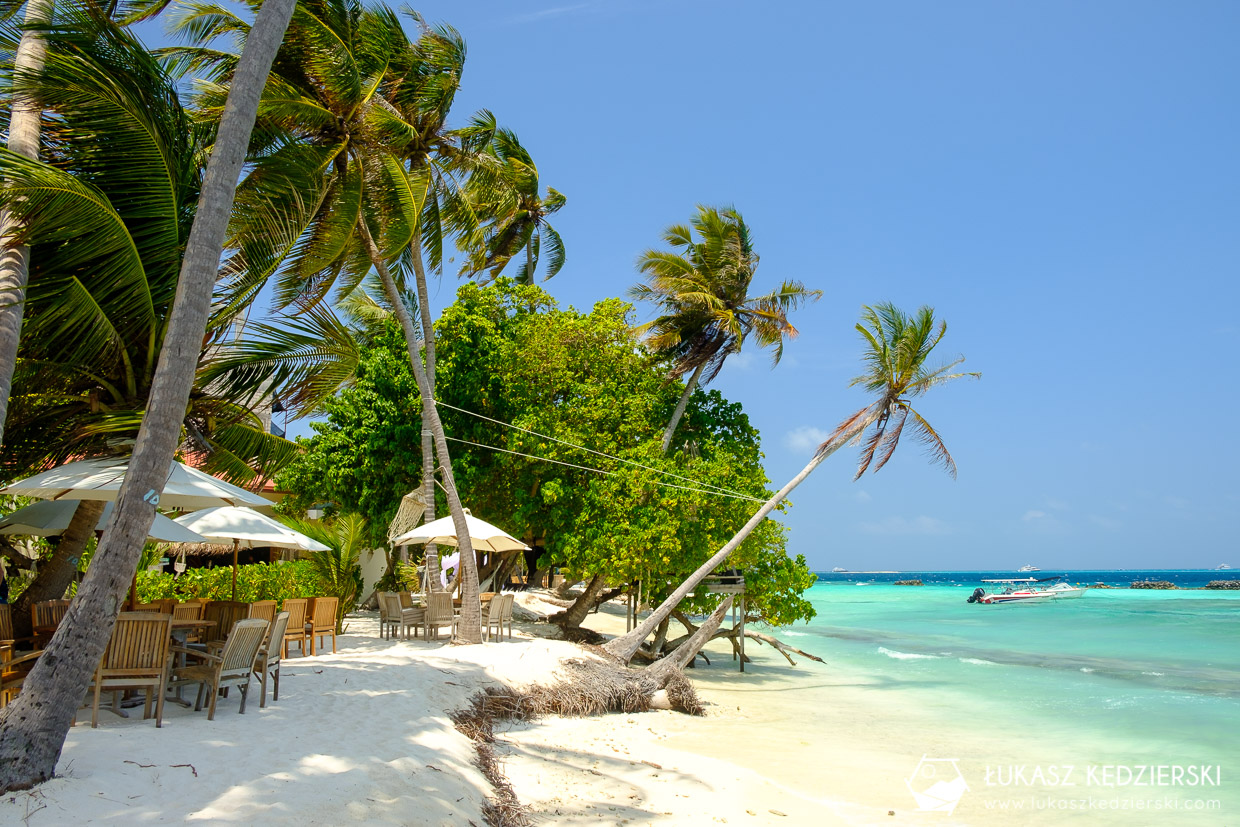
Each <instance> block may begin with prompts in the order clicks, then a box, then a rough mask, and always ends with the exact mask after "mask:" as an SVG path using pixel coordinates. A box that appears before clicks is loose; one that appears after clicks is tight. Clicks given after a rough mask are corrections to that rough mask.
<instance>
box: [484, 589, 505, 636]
mask: <svg viewBox="0 0 1240 827" xmlns="http://www.w3.org/2000/svg"><path fill="white" fill-rule="evenodd" d="M507 597H508V595H505V594H497V595H493V596H492V597H491V599H490V601H488V602H487V604H486V605H485V606H483V607H482V631H483V632H484V633H485V634H486V636H487V637H490V636H491V629H492V628H494V629H495V633H496V635H499V636H501V637H502V636H503V633H504V602H505V598H507Z"/></svg>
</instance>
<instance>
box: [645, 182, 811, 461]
mask: <svg viewBox="0 0 1240 827" xmlns="http://www.w3.org/2000/svg"><path fill="white" fill-rule="evenodd" d="M695 231H696V237H695V235H694V233H695ZM663 240H664V241H665V242H667V244H668V245H669V246H670V247H671V248H672V251H670V252H669V251H666V250H647V251H646V252H645V253H643V254H642V255H641V257H640V258H639V259H638V262H637V267H638V269H639V270H640V271H641V272H643V273H645V274H646V277H647V280H646V283H644V284H638V285H635V286H634V287H633V288H632V289H631V290H630V291H629V295H630V296H632V297H633V298H634V299H638V300H641V301H649V302H652V303H653V304H654V305H655V306H656V307H657V308H658V309H659V311H660V312H661V315H660V316H658V317H657V318H655V319H654V320H653V321H651V322H649V323H647V324H646V325H643V326H642V327H641V328H639V330H642V331H644V332H646V333H648V334H649V343H650V346H651V347H652V348H653V349H654V350H655V351H656V352H658V353H660V354H662V355H664V356H665V357H667V358H669V359H670V360H671V362H672V369H671V372H670V378H672V379H676V378H679V377H681V376H684V375H685V374H686V373H687V374H689V379H688V381H687V382H686V383H685V390H684V393H683V394H681V397H680V402H679V403H678V404H677V405H676V409H675V411H674V412H673V413H672V418H671V420H670V421H669V422H668V424H667V429H666V430H665V431H664V432H663V451H664V453H666V452H667V450H668V448H669V447H670V446H671V444H672V437H673V436H674V434H675V433H676V426H677V425H678V424H679V423H680V420H681V417H683V416H684V413H685V408H686V407H687V406H688V404H689V397H690V396H692V395H693V391H694V389H696V388H697V386H698V384H699V383H701V384H706V383H707V382H710V381H711V380H712V379H714V378H715V376H717V375H718V373H719V371H720V370H721V369H722V368H723V363H724V360H726V359H727V358H728V357H729V356H731V355H732V354H733V353H739V352H740V350H741V346H742V345H743V344H744V343H745V340H746V339H747V338H748V337H749V336H750V335H752V336H753V337H754V340H755V341H756V342H757V344H758V346H759V347H764V348H765V347H774V352H773V354H772V361H773V363H774V364H778V363H779V360H780V357H781V356H783V352H784V339H785V338H789V339H791V338H792V337H794V336H796V335H797V329H796V328H795V327H793V326H792V324H791V323H790V322H789V321H788V314H789V313H790V312H792V311H793V310H795V309H796V308H797V307H799V306H800V305H801V304H802V303H804V302H809V301H817V300H818V299H819V298H821V297H822V291H820V290H809V289H807V288H806V287H805V285H803V284H801V282H799V281H785V282H784V283H783V284H781V285H780V286H779V288H778V289H777V290H775V291H773V292H771V293H767V294H765V295H762V296H750V295H749V288H750V285H751V282H752V281H753V277H754V272H755V271H756V270H757V268H758V254H757V253H756V252H755V251H754V248H753V241H752V237H751V233H750V230H749V226H748V225H747V224H745V220H744V219H743V218H742V217H741V214H740V213H739V212H737V211H736V210H735V209H734V208H727V209H724V210H719V209H716V208H714V207H706V206H700V205H699V206H698V214H697V215H696V216H694V218H693V220H692V222H691V226H688V227H686V226H685V225H683V224H675V225H673V226H671V227H668V228H667V230H666V231H664V233H663Z"/></svg>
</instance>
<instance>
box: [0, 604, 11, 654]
mask: <svg viewBox="0 0 1240 827" xmlns="http://www.w3.org/2000/svg"><path fill="white" fill-rule="evenodd" d="M5 645H8V646H12V645H13V610H12V609H11V608H9V604H8V603H0V646H5Z"/></svg>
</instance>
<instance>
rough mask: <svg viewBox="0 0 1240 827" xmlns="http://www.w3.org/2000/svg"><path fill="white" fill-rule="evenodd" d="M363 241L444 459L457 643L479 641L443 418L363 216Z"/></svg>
mask: <svg viewBox="0 0 1240 827" xmlns="http://www.w3.org/2000/svg"><path fill="white" fill-rule="evenodd" d="M358 229H359V230H360V232H361V236H362V241H363V242H364V243H365V244H366V251H367V253H368V254H369V255H370V263H371V264H372V265H374V268H375V270H376V271H377V272H378V273H379V279H380V280H381V281H382V282H383V289H384V291H385V292H386V293H387V297H388V301H389V302H390V303H391V305H392V310H393V312H395V313H396V318H397V319H398V320H399V321H400V326H401V329H402V330H403V331H404V333H405V346H406V347H407V348H408V350H409V365H410V367H412V368H413V375H414V377H415V378H416V379H417V380H418V390H419V391H420V392H421V394H422V422H423V424H424V425H425V424H426V423H428V422H429V423H430V427H431V433H432V434H434V437H435V450H436V452H437V453H438V455H439V458H440V459H441V460H443V476H444V480H443V482H444V489H445V491H446V493H447V495H448V512H449V513H450V514H451V515H452V525H453V527H454V528H455V529H456V538H457V548H458V549H459V550H460V552H461V562H460V567H459V571H460V575H459V578H458V579H459V580H460V583H461V618H460V620H459V621H458V623H457V637H456V639H455V642H458V643H482V603H481V602H480V600H479V598H478V560H477V558H476V557H475V556H474V546H473V543H472V542H470V539H469V526H468V525H467V524H466V522H465V507H464V506H463V505H462V504H461V497H460V494H458V493H457V490H456V479H455V477H453V475H452V459H451V455H450V454H449V452H448V440H447V438H446V437H445V436H444V431H443V422H442V421H440V419H439V410H438V409H437V408H436V407H435V393H434V391H433V390H431V386H430V381H429V380H428V378H427V375H426V369H425V368H424V367H423V366H422V359H421V357H420V354H419V353H418V332H417V329H416V328H415V327H414V326H413V317H412V316H410V315H409V311H408V309H406V307H405V304H404V302H402V301H401V297H400V290H399V289H398V288H397V287H396V282H395V281H394V280H393V279H392V274H391V272H389V271H388V268H387V264H386V263H385V262H384V261H383V257H382V256H381V255H380V254H379V248H378V246H377V245H376V244H375V240H374V238H373V237H372V236H371V234H370V228H369V227H367V226H366V222H365V220H362V221H359V222H358Z"/></svg>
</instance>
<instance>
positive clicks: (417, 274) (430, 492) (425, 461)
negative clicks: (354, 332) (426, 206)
mask: <svg viewBox="0 0 1240 827" xmlns="http://www.w3.org/2000/svg"><path fill="white" fill-rule="evenodd" d="M409 253H410V256H409V257H410V258H411V259H413V275H414V280H415V282H416V283H417V286H418V316H419V317H420V321H421V323H422V353H423V356H424V358H425V359H426V381H427V382H428V383H429V384H430V387H431V393H432V395H433V394H434V392H435V320H434V319H433V318H431V301H430V289H429V288H428V286H427V282H426V266H425V264H423V262H422V229H421V227H420V226H418V224H417V222H416V221H415V222H414V226H413V238H412V239H411V240H410V241H409ZM422 498H423V499H424V500H426V511H425V513H424V514H423V516H422V521H423V522H424V523H429V522H431V521H432V520H434V519H435V437H434V434H432V433H431V429H430V426H429V425H428V424H427V419H426V415H425V411H423V416H422ZM425 559H426V575H425V576H426V583H427V589H428V590H429V591H441V590H442V588H443V584H442V583H440V582H439V548H438V547H437V546H436V545H435V544H434V543H427V544H426V551H425Z"/></svg>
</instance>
